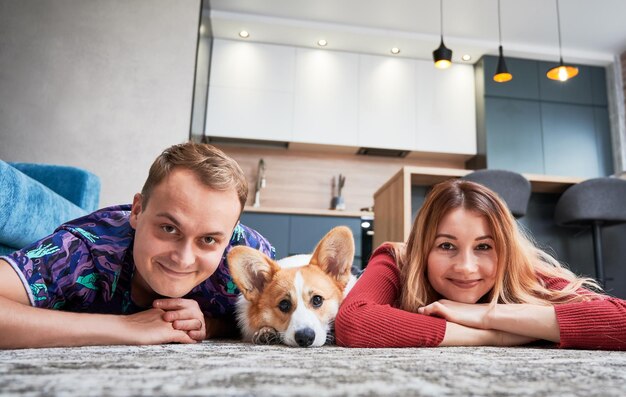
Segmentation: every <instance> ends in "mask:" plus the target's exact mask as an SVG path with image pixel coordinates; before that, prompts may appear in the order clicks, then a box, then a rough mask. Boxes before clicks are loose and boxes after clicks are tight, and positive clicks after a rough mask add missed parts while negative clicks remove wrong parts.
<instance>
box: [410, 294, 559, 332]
mask: <svg viewBox="0 0 626 397" xmlns="http://www.w3.org/2000/svg"><path fill="white" fill-rule="evenodd" d="M418 312H419V313H422V314H426V315H429V316H436V317H441V318H445V319H446V320H448V321H452V322H455V323H457V324H462V325H465V326H467V327H471V328H479V329H485V330H489V329H491V330H497V331H504V332H508V333H514V334H517V335H520V336H525V337H528V338H532V339H544V340H549V341H552V342H559V341H560V336H559V324H558V322H557V317H556V313H555V311H554V307H553V306H539V305H530V304H497V305H489V304H468V303H459V302H454V301H450V300H447V299H442V300H439V301H437V302H434V303H431V304H430V305H428V306H425V307H421V308H420V309H419V310H418Z"/></svg>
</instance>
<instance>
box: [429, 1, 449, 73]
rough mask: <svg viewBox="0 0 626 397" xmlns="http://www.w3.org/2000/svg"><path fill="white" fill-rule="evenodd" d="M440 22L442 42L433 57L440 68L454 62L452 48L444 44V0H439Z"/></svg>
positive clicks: (447, 66)
mask: <svg viewBox="0 0 626 397" xmlns="http://www.w3.org/2000/svg"><path fill="white" fill-rule="evenodd" d="M439 18H440V19H439V22H440V29H441V44H439V48H437V49H436V50H435V51H433V59H434V61H435V67H436V68H439V69H446V68H449V67H450V65H451V64H452V50H451V49H449V48H447V47H446V46H445V44H443V0H439Z"/></svg>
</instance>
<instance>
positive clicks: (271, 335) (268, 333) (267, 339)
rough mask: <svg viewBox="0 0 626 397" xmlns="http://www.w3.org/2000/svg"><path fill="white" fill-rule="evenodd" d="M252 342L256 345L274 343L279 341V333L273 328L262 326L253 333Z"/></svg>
mask: <svg viewBox="0 0 626 397" xmlns="http://www.w3.org/2000/svg"><path fill="white" fill-rule="evenodd" d="M252 343H254V344H256V345H275V344H278V343H280V334H279V333H278V331H276V330H275V329H274V328H271V327H263V328H261V329H260V330H258V331H257V332H255V333H254V335H253V336H252Z"/></svg>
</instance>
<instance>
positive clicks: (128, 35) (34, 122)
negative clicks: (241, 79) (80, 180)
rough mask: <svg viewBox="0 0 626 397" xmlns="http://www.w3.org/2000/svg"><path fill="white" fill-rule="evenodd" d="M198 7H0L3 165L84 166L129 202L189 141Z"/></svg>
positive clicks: (72, 1) (29, 3)
mask: <svg viewBox="0 0 626 397" xmlns="http://www.w3.org/2000/svg"><path fill="white" fill-rule="evenodd" d="M199 12H200V0H185V1H180V0H133V1H127V0H46V1H37V0H0V158H2V159H3V160H5V161H26V162H40V163H53V164H65V165H73V166H78V167H83V168H86V169H88V170H90V171H92V172H94V173H95V174H97V175H98V176H100V178H101V181H102V193H101V197H100V205H101V206H107V205H111V204H119V203H127V202H130V201H131V200H132V196H133V194H134V193H135V192H137V191H139V190H140V189H141V187H142V185H143V182H144V180H145V178H146V176H147V173H148V168H149V166H150V164H151V163H152V161H153V160H154V158H155V157H156V155H157V154H158V153H160V152H161V151H162V150H163V149H164V148H165V147H167V146H170V145H172V144H175V143H180V142H184V141H186V140H187V138H188V136H189V127H190V119H191V106H192V91H193V84H194V82H193V76H194V66H195V52H196V41H197V35H198V32H197V29H198V20H199Z"/></svg>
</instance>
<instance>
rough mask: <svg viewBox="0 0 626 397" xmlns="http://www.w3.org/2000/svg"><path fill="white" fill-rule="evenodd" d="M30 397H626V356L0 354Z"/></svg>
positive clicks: (2, 372) (115, 350)
mask: <svg viewBox="0 0 626 397" xmlns="http://www.w3.org/2000/svg"><path fill="white" fill-rule="evenodd" d="M0 394H1V395H3V396H4V395H24V396H44V395H45V396H51V395H60V396H81V397H82V396H94V395H108V396H126V395H163V396H175V395H183V396H191V395H215V396H251V395H255V396H256V395H258V396H315V397H320V396H344V395H366V396H452V395H454V396H505V395H506V396H526V395H534V396H620V397H621V396H625V395H626V352H602V351H581V350H557V349H541V348H528V347H523V348H506V349H505V348H485V347H482V348H434V349H417V348H416V349H345V348H339V347H334V346H325V347H322V348H318V349H299V348H289V347H285V346H254V345H249V344H244V343H238V342H235V343H233V342H230V341H216V342H204V343H202V344H198V345H165V346H146V347H125V346H105V347H83V348H59V349H28V350H8V351H0Z"/></svg>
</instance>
